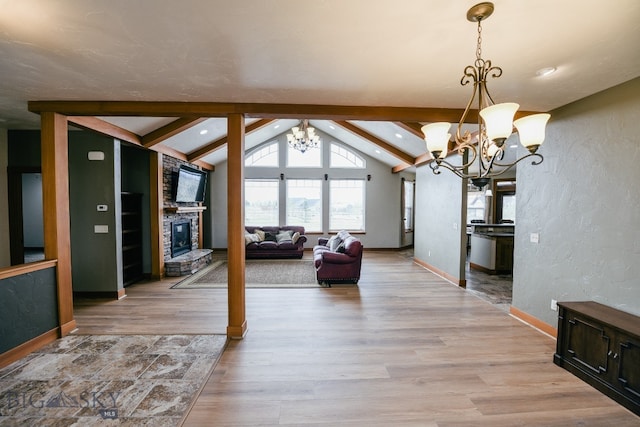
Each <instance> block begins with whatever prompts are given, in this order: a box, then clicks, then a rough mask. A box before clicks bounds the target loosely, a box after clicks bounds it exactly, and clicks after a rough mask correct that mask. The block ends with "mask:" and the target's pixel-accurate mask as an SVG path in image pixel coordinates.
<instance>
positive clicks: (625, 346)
mask: <svg viewBox="0 0 640 427" xmlns="http://www.w3.org/2000/svg"><path fill="white" fill-rule="evenodd" d="M619 354H620V365H619V368H618V381H619V382H620V385H621V386H622V388H623V389H624V390H625V391H626V392H628V393H631V394H633V395H635V396H636V397H640V343H638V342H632V341H630V340H623V341H622V342H620V349H619Z"/></svg>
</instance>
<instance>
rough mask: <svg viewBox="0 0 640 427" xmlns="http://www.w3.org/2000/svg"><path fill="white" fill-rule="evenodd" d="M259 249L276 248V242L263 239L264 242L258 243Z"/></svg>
mask: <svg viewBox="0 0 640 427" xmlns="http://www.w3.org/2000/svg"><path fill="white" fill-rule="evenodd" d="M258 248H259V249H278V244H277V243H276V242H270V241H268V240H265V241H264V242H260V243H258Z"/></svg>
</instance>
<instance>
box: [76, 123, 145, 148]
mask: <svg viewBox="0 0 640 427" xmlns="http://www.w3.org/2000/svg"><path fill="white" fill-rule="evenodd" d="M67 120H68V121H69V122H71V123H73V124H74V125H76V126H78V127H80V128H83V129H89V130H93V131H95V132H98V133H101V134H103V135H107V136H110V137H112V138H117V139H120V140H122V141H126V142H130V143H132V144H135V145H142V138H141V137H140V135H137V134H135V133H133V132H131V131H128V130H126V129H123V128H121V127H120V126H116V125H114V124H111V123H109V122H105V121H104V120H101V119H98V118H97V117H80V116H69V117H67Z"/></svg>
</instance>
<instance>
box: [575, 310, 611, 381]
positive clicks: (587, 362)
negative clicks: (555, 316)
mask: <svg viewBox="0 0 640 427" xmlns="http://www.w3.org/2000/svg"><path fill="white" fill-rule="evenodd" d="M610 345H611V340H610V338H609V337H608V336H607V335H606V333H605V331H604V329H602V328H601V327H599V326H596V325H592V324H591V323H588V322H586V321H583V320H581V319H578V318H573V319H571V320H569V339H568V348H567V351H568V353H569V355H570V357H571V358H572V359H573V360H574V361H576V362H577V363H579V364H581V365H582V366H584V367H586V368H587V369H589V370H591V371H593V372H594V373H597V374H601V373H604V372H607V370H608V369H609V367H608V354H609V349H610Z"/></svg>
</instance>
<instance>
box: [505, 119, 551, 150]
mask: <svg viewBox="0 0 640 427" xmlns="http://www.w3.org/2000/svg"><path fill="white" fill-rule="evenodd" d="M550 117H551V115H550V114H547V113H541V114H532V115H530V116H526V117H523V118H521V119H518V120H516V121H515V122H513V125H514V126H515V127H516V129H518V135H519V136H520V143H521V144H522V145H523V146H524V147H525V148H526V149H527V150H529V151H530V152H531V153H535V152H536V151H537V150H538V147H540V146H541V145H542V143H543V142H544V137H545V127H546V125H547V121H549V118H550Z"/></svg>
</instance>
